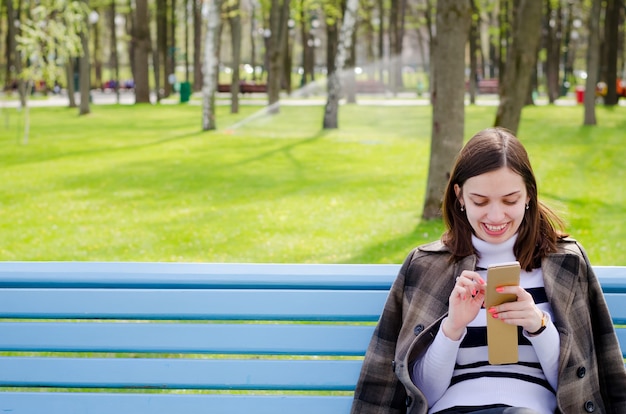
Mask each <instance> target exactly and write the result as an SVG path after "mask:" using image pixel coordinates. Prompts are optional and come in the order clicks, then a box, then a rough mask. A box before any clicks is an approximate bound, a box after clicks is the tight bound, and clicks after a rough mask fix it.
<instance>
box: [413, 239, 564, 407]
mask: <svg viewBox="0 0 626 414" xmlns="http://www.w3.org/2000/svg"><path fill="white" fill-rule="evenodd" d="M516 240H517V235H515V236H513V237H512V238H510V239H509V240H507V241H505V242H504V243H500V244H491V243H487V242H485V241H484V240H481V239H479V238H477V237H475V236H473V237H472V243H473V245H474V248H475V249H476V251H477V252H478V254H479V260H478V263H477V267H478V268H484V269H486V268H487V267H488V266H489V265H491V264H496V263H505V262H512V261H515V260H516V257H515V254H514V253H513V246H514V245H515V241H516ZM478 273H480V274H481V276H482V277H483V278H484V279H486V271H478ZM487 283H488V282H487ZM520 286H522V287H523V288H524V289H526V290H527V291H529V292H530V293H531V294H533V298H534V300H535V303H536V305H537V307H538V308H539V309H541V310H542V311H545V312H546V313H547V314H548V315H549V317H550V321H549V322H548V327H547V329H546V330H545V331H543V333H541V334H540V335H537V336H533V337H531V336H529V335H528V334H527V333H526V332H524V334H523V335H522V336H520V344H519V348H518V349H519V362H518V363H517V364H508V365H489V363H488V357H487V343H486V337H487V333H486V316H485V314H486V312H485V309H484V308H483V309H481V310H480V311H479V312H478V315H477V316H476V318H475V319H474V320H473V321H472V322H470V323H469V325H468V326H467V328H466V330H465V333H464V334H463V336H462V337H461V339H460V340H458V341H452V340H451V339H449V338H448V337H446V336H445V335H444V333H443V330H442V329H439V332H438V333H437V335H436V337H435V339H434V341H433V343H432V344H431V345H430V347H429V348H428V350H427V351H426V353H425V354H424V355H423V356H422V357H421V358H420V359H419V360H417V361H416V363H415V364H414V366H413V370H412V377H413V382H414V383H415V385H416V386H417V387H418V388H419V389H420V390H422V392H423V393H424V395H425V396H426V399H427V400H428V405H429V407H430V409H429V413H436V412H438V411H441V410H445V409H447V408H451V407H459V406H465V407H466V406H471V407H474V406H475V407H477V409H478V408H480V407H482V406H487V405H491V404H504V405H509V406H512V407H528V408H531V409H533V410H536V411H537V412H539V413H545V414H552V413H554V411H555V408H556V396H555V392H554V390H556V387H557V385H558V384H557V378H558V361H559V334H558V331H557V330H556V327H555V326H554V324H553V323H552V309H551V307H550V304H549V303H548V302H547V298H546V295H545V290H544V283H543V273H542V271H541V269H540V268H539V269H533V270H532V271H530V272H526V271H522V273H521V275H520Z"/></svg>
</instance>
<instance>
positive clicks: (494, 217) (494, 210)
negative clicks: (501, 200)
mask: <svg viewBox="0 0 626 414" xmlns="http://www.w3.org/2000/svg"><path fill="white" fill-rule="evenodd" d="M504 215H505V214H504V208H503V207H502V206H501V205H500V204H497V203H493V204H491V206H490V207H489V211H488V212H487V218H488V219H489V221H491V222H493V223H497V222H498V221H500V220H502V219H503V218H504Z"/></svg>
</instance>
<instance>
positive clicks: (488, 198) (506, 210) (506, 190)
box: [454, 167, 530, 243]
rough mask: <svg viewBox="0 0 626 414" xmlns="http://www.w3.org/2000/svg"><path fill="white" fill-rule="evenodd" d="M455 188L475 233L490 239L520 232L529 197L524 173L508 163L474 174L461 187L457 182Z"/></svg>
mask: <svg viewBox="0 0 626 414" xmlns="http://www.w3.org/2000/svg"><path fill="white" fill-rule="evenodd" d="M454 191H455V193H456V196H457V198H458V200H459V202H460V203H461V205H462V206H463V207H464V208H465V211H466V214H467V220H468V221H469V223H470V225H471V226H472V229H473V230H474V233H475V234H476V236H477V237H478V238H480V239H482V240H484V241H486V242H488V243H502V242H504V241H506V240H508V239H510V238H511V237H512V236H513V235H514V234H515V233H517V230H518V229H519V226H520V224H521V223H522V221H523V220H524V214H525V213H526V204H527V203H528V201H529V199H530V197H529V196H528V194H527V191H526V186H525V185H524V180H523V179H522V176H520V175H519V174H517V173H515V172H513V171H512V170H511V169H509V168H506V167H503V168H500V169H497V170H494V171H490V172H487V173H484V174H480V175H476V176H474V177H471V178H469V179H467V180H466V181H465V183H464V184H463V187H462V188H461V187H460V186H459V185H458V184H455V186H454Z"/></svg>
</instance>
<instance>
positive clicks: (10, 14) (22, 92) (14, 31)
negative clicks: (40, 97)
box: [6, 1, 27, 108]
mask: <svg viewBox="0 0 626 414" xmlns="http://www.w3.org/2000/svg"><path fill="white" fill-rule="evenodd" d="M6 4H7V20H8V22H9V24H8V26H9V28H8V36H9V39H8V40H9V43H10V45H9V51H8V53H9V54H13V59H14V61H15V76H14V77H13V76H12V77H10V78H9V77H8V76H7V80H9V79H12V80H14V81H16V82H17V91H18V94H19V96H20V106H21V107H22V108H26V105H27V96H26V94H27V90H26V89H27V86H26V82H24V80H23V79H22V78H21V77H19V76H18V75H19V74H20V73H22V57H21V54H20V52H19V51H18V50H17V42H16V41H15V39H16V37H17V36H18V35H20V34H21V29H20V27H21V25H20V26H18V27H15V24H14V23H11V22H15V21H19V22H20V23H21V22H22V18H21V10H22V2H21V1H20V2H18V3H17V9H13V2H12V1H7V2H6ZM9 70H10V67H7V74H8V73H10V72H9Z"/></svg>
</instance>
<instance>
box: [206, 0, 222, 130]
mask: <svg viewBox="0 0 626 414" xmlns="http://www.w3.org/2000/svg"><path fill="white" fill-rule="evenodd" d="M221 9H222V2H221V0H211V1H209V12H208V13H209V16H208V18H207V31H206V39H205V43H204V70H203V72H204V79H203V81H202V130H203V131H209V130H214V129H216V128H217V124H216V122H215V92H216V91H217V74H218V68H219V55H218V46H217V43H218V42H219V30H220V20H221V19H220V12H221Z"/></svg>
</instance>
